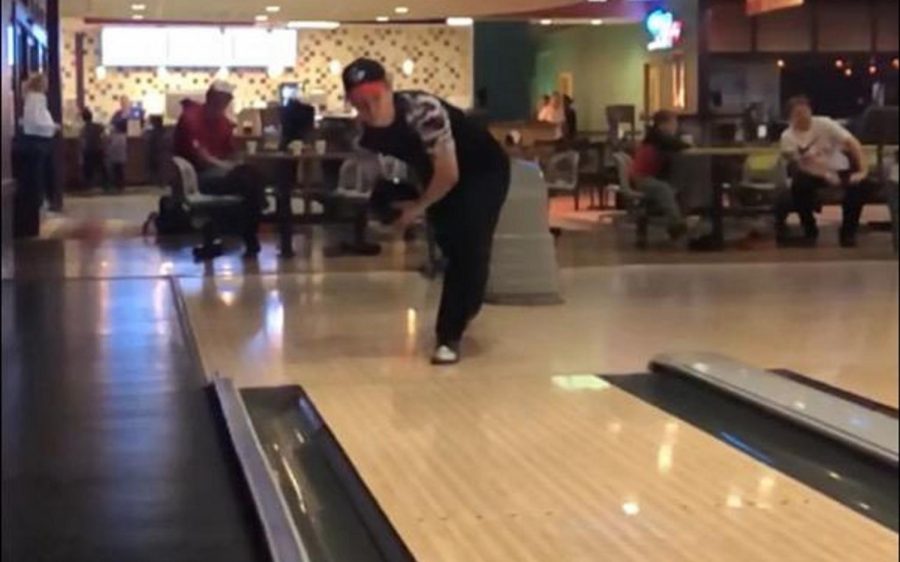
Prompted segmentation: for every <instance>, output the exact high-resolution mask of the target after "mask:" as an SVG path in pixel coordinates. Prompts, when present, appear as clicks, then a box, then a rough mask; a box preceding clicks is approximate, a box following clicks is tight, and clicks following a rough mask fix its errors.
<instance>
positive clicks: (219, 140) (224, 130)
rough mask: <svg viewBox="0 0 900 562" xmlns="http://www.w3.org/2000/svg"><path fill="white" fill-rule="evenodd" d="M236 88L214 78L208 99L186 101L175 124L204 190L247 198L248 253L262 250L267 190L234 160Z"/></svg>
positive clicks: (178, 143)
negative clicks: (232, 117)
mask: <svg viewBox="0 0 900 562" xmlns="http://www.w3.org/2000/svg"><path fill="white" fill-rule="evenodd" d="M233 90H234V88H233V87H232V86H231V85H230V84H228V83H225V82H221V81H216V82H214V83H213V84H212V85H211V86H210V88H209V90H208V91H207V92H206V103H203V104H197V103H185V104H183V111H182V113H181V117H180V118H179V120H178V125H177V127H176V128H175V139H174V145H175V154H176V155H177V156H181V157H182V158H184V159H186V160H188V161H189V162H191V164H193V165H194V168H195V169H196V170H197V178H198V181H199V188H200V191H201V193H205V194H208V195H240V196H241V197H243V199H244V212H243V216H242V229H243V232H242V234H243V237H244V244H245V245H246V256H247V257H253V256H256V255H257V254H259V250H260V247H259V239H258V238H257V230H258V229H259V222H260V215H261V214H262V211H263V209H264V207H265V193H264V191H263V188H262V182H261V181H260V180H259V178H258V177H257V174H256V173H255V172H254V171H253V169H252V168H249V167H248V166H242V165H238V164H237V163H236V162H235V161H234V160H233V158H234V155H235V146H234V123H232V122H231V121H230V120H229V119H228V117H226V116H225V112H226V111H227V109H228V106H229V105H230V104H231V101H232V92H233Z"/></svg>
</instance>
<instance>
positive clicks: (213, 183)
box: [198, 166, 266, 244]
mask: <svg viewBox="0 0 900 562" xmlns="http://www.w3.org/2000/svg"><path fill="white" fill-rule="evenodd" d="M198 180H199V184H200V185H199V188H200V191H201V192H202V193H205V194H207V195H239V196H240V197H241V198H242V199H243V200H244V204H243V206H242V210H241V217H240V223H241V224H240V225H239V230H240V232H241V236H243V238H244V242H245V243H248V244H256V243H257V242H258V239H257V232H258V231H259V223H260V219H261V218H262V212H263V210H265V205H266V196H265V191H264V190H263V181H262V178H260V177H259V174H258V173H257V172H256V170H255V169H253V168H252V167H250V166H237V167H235V168H233V169H231V170H219V169H216V168H210V169H207V170H203V171H202V172H199V174H198Z"/></svg>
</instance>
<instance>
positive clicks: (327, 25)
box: [287, 21, 341, 29]
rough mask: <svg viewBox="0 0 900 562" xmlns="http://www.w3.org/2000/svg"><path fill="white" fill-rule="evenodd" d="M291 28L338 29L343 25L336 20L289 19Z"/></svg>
mask: <svg viewBox="0 0 900 562" xmlns="http://www.w3.org/2000/svg"><path fill="white" fill-rule="evenodd" d="M287 26H288V27H290V28H291V29H337V28H339V27H340V26H341V24H340V23H339V22H336V21H289V22H288V24H287Z"/></svg>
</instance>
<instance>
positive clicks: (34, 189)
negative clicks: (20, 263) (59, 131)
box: [13, 135, 61, 237]
mask: <svg viewBox="0 0 900 562" xmlns="http://www.w3.org/2000/svg"><path fill="white" fill-rule="evenodd" d="M53 151H54V140H53V139H50V138H45V137H35V136H29V135H21V136H18V137H16V138H15V142H14V150H13V174H14V176H15V178H16V181H17V183H18V188H17V189H16V195H15V205H14V206H15V211H14V215H13V232H14V235H15V236H16V237H30V236H37V235H38V234H39V232H40V211H41V205H42V204H43V202H44V199H45V198H47V200H48V201H50V202H51V208H52V209H56V208H58V207H61V202H59V201H57V202H56V203H55V204H54V203H53V202H52V198H53V197H54V196H55V193H56V189H55V182H56V176H55V165H54V158H53Z"/></svg>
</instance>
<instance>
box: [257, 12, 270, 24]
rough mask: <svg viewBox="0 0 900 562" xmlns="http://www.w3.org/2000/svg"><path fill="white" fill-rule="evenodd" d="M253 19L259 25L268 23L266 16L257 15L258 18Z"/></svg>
mask: <svg viewBox="0 0 900 562" xmlns="http://www.w3.org/2000/svg"><path fill="white" fill-rule="evenodd" d="M255 19H256V21H258V22H260V23H262V22H267V21H269V16H267V15H266V14H259V15H258V16H256V18H255Z"/></svg>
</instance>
